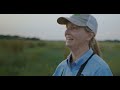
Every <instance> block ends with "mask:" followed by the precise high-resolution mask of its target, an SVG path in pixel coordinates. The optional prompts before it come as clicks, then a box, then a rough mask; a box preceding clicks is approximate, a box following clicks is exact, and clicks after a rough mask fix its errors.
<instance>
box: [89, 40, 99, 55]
mask: <svg viewBox="0 0 120 90" xmlns="http://www.w3.org/2000/svg"><path fill="white" fill-rule="evenodd" d="M89 47H91V48H92V49H93V51H94V53H96V54H97V55H98V56H101V51H100V48H99V44H98V42H97V41H96V39H95V38H92V39H91V41H90V43H89Z"/></svg>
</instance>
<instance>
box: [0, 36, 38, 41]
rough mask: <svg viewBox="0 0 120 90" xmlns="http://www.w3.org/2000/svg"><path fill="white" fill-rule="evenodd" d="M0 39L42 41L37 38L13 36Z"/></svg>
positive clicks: (0, 37)
mask: <svg viewBox="0 0 120 90" xmlns="http://www.w3.org/2000/svg"><path fill="white" fill-rule="evenodd" d="M0 39H7V40H9V39H20V40H40V39H39V38H36V37H32V38H30V37H21V36H16V35H15V36H11V35H0Z"/></svg>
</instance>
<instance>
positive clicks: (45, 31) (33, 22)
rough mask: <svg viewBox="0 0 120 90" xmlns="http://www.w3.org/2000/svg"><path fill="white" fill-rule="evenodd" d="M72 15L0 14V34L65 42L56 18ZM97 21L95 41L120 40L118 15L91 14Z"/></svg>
mask: <svg viewBox="0 0 120 90" xmlns="http://www.w3.org/2000/svg"><path fill="white" fill-rule="evenodd" d="M70 15H72V14H0V34H2V35H19V36H24V37H37V38H41V39H43V40H65V37H64V32H65V26H62V25H59V24H57V21H56V20H57V18H58V17H61V16H65V17H69V16H70ZM92 15H93V16H95V17H96V19H97V21H98V32H97V35H96V39H97V40H108V39H109V40H114V39H118V40H120V14H92Z"/></svg>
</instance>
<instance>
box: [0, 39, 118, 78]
mask: <svg viewBox="0 0 120 90" xmlns="http://www.w3.org/2000/svg"><path fill="white" fill-rule="evenodd" d="M64 44H65V43H64V42H62V41H31V40H27V41H26V40H0V75H1V76H51V75H52V74H53V73H54V70H55V68H56V67H57V65H58V64H59V63H60V62H61V61H62V60H64V59H65V57H66V55H67V53H66V51H65V50H66V48H65V45H64ZM100 46H101V50H102V57H103V59H104V60H105V61H106V62H107V63H108V64H109V66H110V68H111V70H112V72H113V74H114V75H115V76H119V75H120V70H119V68H120V60H119V59H120V54H119V52H120V43H114V42H100Z"/></svg>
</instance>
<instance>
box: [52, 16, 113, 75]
mask: <svg viewBox="0 0 120 90" xmlns="http://www.w3.org/2000/svg"><path fill="white" fill-rule="evenodd" d="M57 22H58V23H59V24H62V25H66V29H67V30H66V31H65V37H66V46H67V47H68V48H69V49H70V51H71V53H70V55H69V56H68V57H67V59H66V60H64V61H62V62H61V63H60V64H59V65H58V66H57V68H56V70H55V72H54V74H53V76H112V72H111V70H110V68H109V66H108V64H107V63H106V62H105V61H104V60H103V59H102V58H101V57H100V52H99V47H98V45H97V42H96V41H95V36H96V33H97V28H98V24H97V21H96V19H95V18H94V17H93V16H92V15H90V14H74V15H72V16H71V17H70V18H67V17H60V18H58V20H57Z"/></svg>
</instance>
